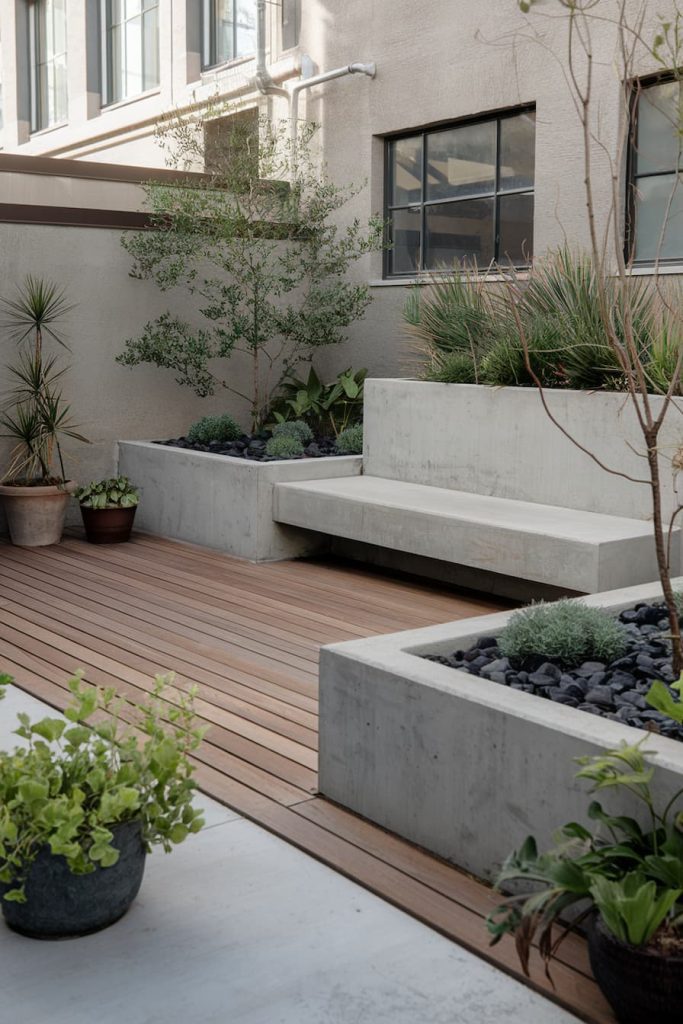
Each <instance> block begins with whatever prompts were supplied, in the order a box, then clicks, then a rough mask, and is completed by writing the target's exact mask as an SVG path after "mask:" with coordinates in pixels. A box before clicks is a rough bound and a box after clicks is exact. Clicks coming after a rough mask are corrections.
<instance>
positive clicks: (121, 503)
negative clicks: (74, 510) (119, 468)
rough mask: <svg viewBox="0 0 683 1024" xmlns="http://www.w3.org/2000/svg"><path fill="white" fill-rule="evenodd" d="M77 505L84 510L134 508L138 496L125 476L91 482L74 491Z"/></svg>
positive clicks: (135, 488) (138, 499) (137, 501)
mask: <svg viewBox="0 0 683 1024" xmlns="http://www.w3.org/2000/svg"><path fill="white" fill-rule="evenodd" d="M76 498H77V499H78V503H79V505H83V507H84V508H135V506H136V505H137V504H138V503H139V501H140V495H139V493H138V490H137V487H135V486H134V485H133V484H132V483H131V482H130V480H129V479H128V477H127V476H116V477H112V478H111V479H109V480H98V481H95V480H93V481H92V483H89V484H87V486H85V487H80V488H79V489H78V490H77V491H76Z"/></svg>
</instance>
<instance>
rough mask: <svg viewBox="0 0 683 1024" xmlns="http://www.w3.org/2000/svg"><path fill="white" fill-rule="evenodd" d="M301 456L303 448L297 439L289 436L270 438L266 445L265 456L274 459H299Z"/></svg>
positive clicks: (282, 435)
mask: <svg viewBox="0 0 683 1024" xmlns="http://www.w3.org/2000/svg"><path fill="white" fill-rule="evenodd" d="M303 454H304V446H303V445H302V443H301V441H300V440H299V438H298V437H293V436H292V435H291V434H281V435H280V436H279V437H271V438H270V440H269V441H268V442H267V443H266V455H270V456H271V458H274V459H300V458H301V456H302V455H303Z"/></svg>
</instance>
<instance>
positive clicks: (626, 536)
mask: <svg viewBox="0 0 683 1024" xmlns="http://www.w3.org/2000/svg"><path fill="white" fill-rule="evenodd" d="M273 517H274V519H275V520H276V521H277V522H279V523H287V524H288V525H290V526H299V527H304V528H306V529H309V530H318V531H319V532H324V533H327V534H330V535H332V536H334V537H345V538H348V539H350V540H359V541H363V542H365V543H368V544H376V545H380V546H382V547H390V548H394V549H396V550H398V551H405V552H409V553H411V554H414V555H422V556H425V557H429V558H437V559H441V560H443V561H447V562H455V563H457V564H459V565H467V566H470V567H472V568H476V569H487V570H490V571H492V572H496V573H500V574H503V575H505V576H512V577H515V578H517V579H524V580H529V581H533V582H536V583H543V584H547V585H550V586H561V587H563V588H566V589H568V590H576V591H581V592H584V593H596V592H598V591H602V590H612V589H615V588H617V587H622V586H627V585H629V584H631V583H636V582H638V583H640V582H647V581H649V580H652V579H653V576H654V575H656V565H655V563H654V560H653V559H654V550H653V543H652V526H651V524H650V523H647V522H644V521H643V520H642V519H625V518H622V517H619V516H608V515H601V514H599V513H595V512H582V511H577V510H576V509H568V508H557V507H556V506H553V505H538V504H536V503H533V502H528V501H511V500H510V499H507V498H495V497H489V496H487V495H481V494H469V493H467V492H466V491H452V490H445V489H444V488H441V487H428V486H425V485H423V484H413V483H406V482H405V481H402V480H384V479H382V478H381V477H372V476H360V477H348V478H341V479H333V480H313V481H305V482H301V483H284V484H277V485H276V486H275V496H274V515H273ZM676 543H677V544H678V538H677V539H676Z"/></svg>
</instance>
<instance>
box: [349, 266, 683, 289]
mask: <svg viewBox="0 0 683 1024" xmlns="http://www.w3.org/2000/svg"><path fill="white" fill-rule="evenodd" d="M680 272H681V273H683V266H682V267H681V271H680ZM450 276H451V275H450V274H448V273H446V274H429V275H426V274H425V275H421V276H419V277H383V278H375V279H374V280H372V281H368V287H370V288H401V287H403V288H408V287H411V288H412V286H413V285H416V284H419V285H425V286H426V285H430V284H434V283H435V282H439V281H447V280H448V279H449V277H450ZM515 276H516V278H517V280H522V281H526V280H527V279H528V277H529V270H528V269H524V270H518V271H516V274H515ZM471 279H472V280H474V281H491V282H492V283H494V284H495V283H496V282H497V281H508V280H509V277H507V276H506V275H505V274H497V273H493V272H490V273H486V272H484V273H481V274H473V275H471Z"/></svg>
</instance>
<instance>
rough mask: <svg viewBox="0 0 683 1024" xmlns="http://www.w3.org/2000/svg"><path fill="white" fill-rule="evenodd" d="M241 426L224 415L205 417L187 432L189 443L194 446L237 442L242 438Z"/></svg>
mask: <svg viewBox="0 0 683 1024" xmlns="http://www.w3.org/2000/svg"><path fill="white" fill-rule="evenodd" d="M242 433H243V431H242V429H241V427H240V425H239V424H238V423H237V422H236V421H235V420H234V419H233V418H232V416H229V415H228V413H224V414H223V415H222V416H203V417H202V418H201V419H200V420H197V422H196V423H193V424H192V426H191V427H190V429H189V430H188V432H187V439H188V441H192V442H194V444H211V442H212V441H220V442H225V441H236V440H237V439H238V438H239V437H241V436H242Z"/></svg>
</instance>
